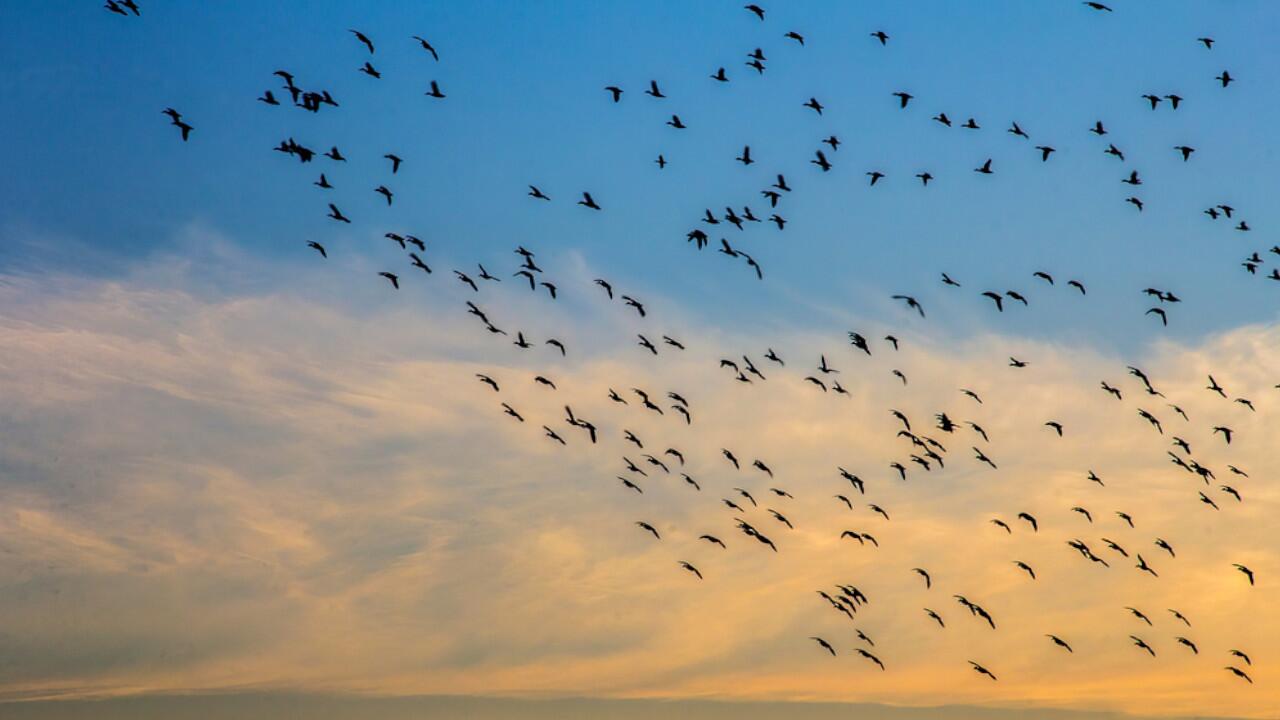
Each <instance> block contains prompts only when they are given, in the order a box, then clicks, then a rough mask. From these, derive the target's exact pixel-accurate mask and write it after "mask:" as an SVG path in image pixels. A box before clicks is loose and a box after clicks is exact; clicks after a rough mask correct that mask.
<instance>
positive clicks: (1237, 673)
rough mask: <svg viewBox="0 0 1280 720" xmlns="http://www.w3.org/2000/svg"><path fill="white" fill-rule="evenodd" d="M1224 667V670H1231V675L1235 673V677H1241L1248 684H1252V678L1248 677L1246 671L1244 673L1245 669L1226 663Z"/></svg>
mask: <svg viewBox="0 0 1280 720" xmlns="http://www.w3.org/2000/svg"><path fill="white" fill-rule="evenodd" d="M1224 669H1225V670H1229V671H1230V672H1231V674H1232V675H1235V676H1236V677H1238V678H1240V679H1242V680H1246V681H1248V683H1249V684H1250V685H1252V684H1253V678H1251V677H1249V675H1248V673H1246V672H1245V671H1243V670H1241V669H1240V668H1238V667H1235V666H1234V665H1227V666H1226V667H1225V668H1224Z"/></svg>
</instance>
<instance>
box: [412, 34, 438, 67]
mask: <svg viewBox="0 0 1280 720" xmlns="http://www.w3.org/2000/svg"><path fill="white" fill-rule="evenodd" d="M413 39H414V40H417V41H418V44H419V45H421V46H422V49H423V50H426V51H427V52H429V53H431V59H432V60H435V61H436V62H440V54H439V53H437V52H436V49H435V48H434V47H432V46H431V43H429V42H427V41H426V40H425V39H424V38H421V37H419V36H417V35H414V36H413Z"/></svg>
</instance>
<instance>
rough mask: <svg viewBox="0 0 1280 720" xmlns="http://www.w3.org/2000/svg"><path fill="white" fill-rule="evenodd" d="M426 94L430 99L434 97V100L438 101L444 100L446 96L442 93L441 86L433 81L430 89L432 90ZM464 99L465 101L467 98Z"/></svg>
mask: <svg viewBox="0 0 1280 720" xmlns="http://www.w3.org/2000/svg"><path fill="white" fill-rule="evenodd" d="M425 94H426V95H427V96H428V97H433V98H436V99H438V100H439V99H444V97H445V94H444V93H443V92H441V91H440V85H439V84H438V83H437V82H436V81H435V80H432V81H431V89H430V90H428V91H427V92H426V93H425ZM464 99H465V98H464Z"/></svg>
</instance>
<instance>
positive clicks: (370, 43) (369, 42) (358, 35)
mask: <svg viewBox="0 0 1280 720" xmlns="http://www.w3.org/2000/svg"><path fill="white" fill-rule="evenodd" d="M347 32H349V33H351V34H352V35H355V36H356V39H357V40H359V41H360V42H362V43H364V46H365V47H367V48H369V53H370V54H372V53H373V41H372V40H370V39H369V37H368V36H367V35H365V34H364V33H362V32H360V31H359V30H348V31H347Z"/></svg>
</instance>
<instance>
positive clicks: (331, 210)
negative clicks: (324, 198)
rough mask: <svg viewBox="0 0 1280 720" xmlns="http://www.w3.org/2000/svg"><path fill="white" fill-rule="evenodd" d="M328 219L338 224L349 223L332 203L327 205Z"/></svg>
mask: <svg viewBox="0 0 1280 720" xmlns="http://www.w3.org/2000/svg"><path fill="white" fill-rule="evenodd" d="M329 217H331V218H333V219H334V220H337V221H338V222H344V223H348V224H350V223H351V220H349V219H348V218H347V217H346V216H345V215H343V214H342V211H341V210H339V209H338V206H337V205H334V204H333V203H329Z"/></svg>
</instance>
